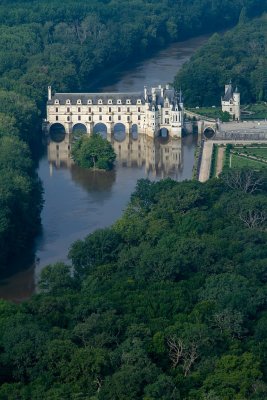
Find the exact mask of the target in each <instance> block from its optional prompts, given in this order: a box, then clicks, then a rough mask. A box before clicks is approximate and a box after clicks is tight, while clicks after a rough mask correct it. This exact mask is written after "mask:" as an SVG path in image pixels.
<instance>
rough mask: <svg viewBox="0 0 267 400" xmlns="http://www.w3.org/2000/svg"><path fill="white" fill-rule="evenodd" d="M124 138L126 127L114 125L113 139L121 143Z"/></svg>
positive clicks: (119, 124) (120, 124) (118, 124)
mask: <svg viewBox="0 0 267 400" xmlns="http://www.w3.org/2000/svg"><path fill="white" fill-rule="evenodd" d="M125 138H126V127H125V125H124V124H122V123H121V122H118V123H117V124H115V125H114V139H115V140H117V141H118V142H122V141H123V140H124V139H125Z"/></svg>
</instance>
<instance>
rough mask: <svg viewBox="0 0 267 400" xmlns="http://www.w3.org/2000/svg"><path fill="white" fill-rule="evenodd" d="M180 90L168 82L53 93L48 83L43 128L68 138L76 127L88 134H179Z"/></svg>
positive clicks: (182, 109) (181, 112)
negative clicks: (126, 89)
mask: <svg viewBox="0 0 267 400" xmlns="http://www.w3.org/2000/svg"><path fill="white" fill-rule="evenodd" d="M183 125H184V106H183V100H182V93H181V92H180V93H176V92H175V90H174V89H173V88H170V86H169V85H166V86H165V87H162V86H158V87H152V88H150V89H147V88H146V87H144V91H142V92H137V93H55V94H53V95H52V89H51V87H50V86H49V87H48V101H47V120H46V122H45V126H46V132H47V133H50V137H52V140H53V134H54V137H55V138H56V137H57V140H58V141H63V140H65V141H66V142H69V141H70V138H71V135H72V134H75V132H76V131H79V132H82V133H85V134H88V135H91V134H92V133H99V132H100V133H104V134H105V135H106V136H107V137H109V136H111V135H112V134H113V133H114V132H116V131H117V132H123V133H125V134H130V133H142V134H146V135H148V136H150V137H156V136H159V135H161V134H162V133H164V135H166V134H168V135H169V136H171V137H178V138H180V137H181V136H182V129H183Z"/></svg>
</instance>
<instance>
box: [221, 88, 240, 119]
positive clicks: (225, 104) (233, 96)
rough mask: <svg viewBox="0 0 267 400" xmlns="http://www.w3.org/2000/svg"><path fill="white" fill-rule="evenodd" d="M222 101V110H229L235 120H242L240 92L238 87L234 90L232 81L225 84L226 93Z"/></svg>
mask: <svg viewBox="0 0 267 400" xmlns="http://www.w3.org/2000/svg"><path fill="white" fill-rule="evenodd" d="M221 102H222V111H227V112H228V113H229V114H230V115H232V117H233V119H234V120H236V121H240V116H241V112H240V93H239V91H238V88H237V87H236V88H235V90H233V86H232V83H231V81H230V83H229V84H228V85H225V93H224V96H223V97H222V99H221Z"/></svg>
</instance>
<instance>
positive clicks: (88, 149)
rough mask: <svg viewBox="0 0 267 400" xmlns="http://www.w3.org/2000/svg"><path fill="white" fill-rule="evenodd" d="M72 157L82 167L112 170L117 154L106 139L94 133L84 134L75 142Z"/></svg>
mask: <svg viewBox="0 0 267 400" xmlns="http://www.w3.org/2000/svg"><path fill="white" fill-rule="evenodd" d="M72 157H73V159H74V161H75V162H76V163H77V164H78V165H79V166H80V167H83V168H94V169H104V170H110V169H112V167H113V164H114V161H115V159H116V154H115V152H114V150H113V147H112V145H111V144H110V143H109V142H108V141H107V140H106V139H103V138H102V137H101V135H98V134H94V135H92V136H91V137H86V136H83V137H81V138H80V139H78V140H77V141H76V142H75V143H74V145H73V147H72Z"/></svg>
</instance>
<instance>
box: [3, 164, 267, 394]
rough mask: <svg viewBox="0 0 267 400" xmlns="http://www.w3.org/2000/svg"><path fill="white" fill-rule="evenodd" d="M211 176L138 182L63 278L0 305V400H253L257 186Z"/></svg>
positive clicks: (266, 323) (262, 235) (259, 319)
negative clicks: (203, 180) (251, 218)
mask: <svg viewBox="0 0 267 400" xmlns="http://www.w3.org/2000/svg"><path fill="white" fill-rule="evenodd" d="M248 172H250V171H248ZM225 174H226V172H225V173H224V174H223V175H222V177H221V178H219V179H214V180H213V179H211V180H209V181H208V182H207V183H205V184H201V183H199V182H195V181H188V182H181V183H177V182H174V181H171V180H169V179H168V180H163V181H160V182H158V183H155V182H154V183H152V182H149V181H148V180H141V181H139V182H138V184H137V188H136V191H135V193H134V194H133V195H132V198H131V202H130V204H129V206H128V208H127V210H126V211H125V213H124V215H123V217H122V218H121V219H120V220H119V221H118V222H117V223H116V224H115V225H114V226H112V227H110V228H106V229H103V230H98V231H96V232H94V233H92V234H91V235H89V236H88V237H87V238H86V239H85V240H83V241H81V240H80V241H78V242H76V243H74V244H73V245H72V247H71V250H70V253H69V257H70V259H71V263H72V265H71V266H67V265H65V264H63V263H57V264H55V265H54V266H52V265H50V266H48V267H47V268H46V269H44V270H43V272H42V274H41V278H40V290H39V293H38V294H36V295H35V296H34V297H33V298H32V299H31V300H29V301H28V302H26V303H24V304H22V305H19V306H16V305H12V306H11V305H9V304H8V303H6V302H2V304H0V322H1V324H0V327H1V328H0V346H1V349H2V354H1V357H0V372H1V375H0V376H1V382H2V383H3V384H2V386H1V388H0V398H11V399H12V398H14V399H15V398H21V399H23V400H24V399H25V400H30V399H38V398H40V396H41V397H42V398H51V399H53V398H55V399H60V398H84V399H85V398H89V399H96V400H102V399H103V400H106V399H110V400H114V399H117V400H121V399H132V400H137V399H140V400H144V399H146V400H156V399H157V400H158V399H161V400H171V399H173V400H174V399H175V400H176V399H190V400H199V399H201V400H202V399H203V400H208V399H209V400H211V399H212V400H215V399H219V400H222V399H227V400H232V399H235V400H239V399H249V400H260V399H261V400H263V399H264V398H265V397H266V393H267V385H266V382H267V364H266V357H265V354H266V350H267V346H266V338H267V336H266V327H267V317H266V315H267V311H266V293H267V286H266V283H267V278H266V257H267V252H266V239H267V233H266V223H265V222H264V221H263V223H262V224H254V225H253V224H252V225H251V224H249V223H248V222H249V221H248V220H246V218H249V216H251V215H252V216H253V215H256V214H255V212H258V211H260V212H264V211H265V210H266V208H267V201H266V192H267V184H266V175H265V174H264V173H263V172H258V173H257V175H253V179H254V178H255V179H258V178H260V179H261V184H260V185H259V190H257V191H252V192H251V191H245V190H244V186H242V185H240V186H238V187H236V188H234V187H232V188H231V181H230V180H229V177H228V180H227V179H226V175H225ZM242 174H243V175H242V177H244V179H245V177H246V171H243V172H242ZM253 213H254V214H253Z"/></svg>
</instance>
